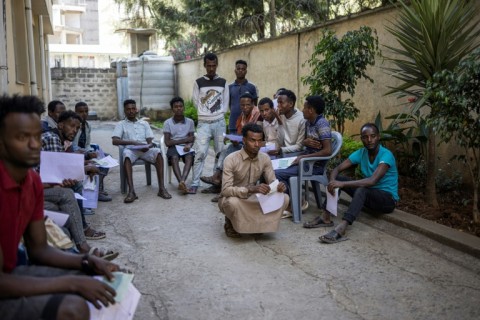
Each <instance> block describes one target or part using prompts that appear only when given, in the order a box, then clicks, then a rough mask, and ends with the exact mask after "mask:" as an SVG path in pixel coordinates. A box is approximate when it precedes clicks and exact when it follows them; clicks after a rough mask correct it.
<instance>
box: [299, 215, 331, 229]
mask: <svg viewBox="0 0 480 320" xmlns="http://www.w3.org/2000/svg"><path fill="white" fill-rule="evenodd" d="M303 227H304V228H307V229H313V228H321V227H333V222H329V223H326V222H325V221H323V219H322V217H320V216H319V217H316V218H315V219H313V220H312V221H308V222H305V223H304V224H303Z"/></svg>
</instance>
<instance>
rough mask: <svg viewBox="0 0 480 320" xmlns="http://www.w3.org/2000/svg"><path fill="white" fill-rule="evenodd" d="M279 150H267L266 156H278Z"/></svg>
mask: <svg viewBox="0 0 480 320" xmlns="http://www.w3.org/2000/svg"><path fill="white" fill-rule="evenodd" d="M280 150H281V149H276V150H268V151H267V154H269V155H271V156H278V155H279V154H280Z"/></svg>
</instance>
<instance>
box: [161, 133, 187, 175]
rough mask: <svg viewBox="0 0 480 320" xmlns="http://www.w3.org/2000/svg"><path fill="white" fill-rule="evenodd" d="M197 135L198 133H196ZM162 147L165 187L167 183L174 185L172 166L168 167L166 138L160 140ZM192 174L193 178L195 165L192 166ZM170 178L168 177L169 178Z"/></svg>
mask: <svg viewBox="0 0 480 320" xmlns="http://www.w3.org/2000/svg"><path fill="white" fill-rule="evenodd" d="M195 135H196V133H195ZM160 147H161V149H162V157H163V181H164V183H165V185H167V182H168V183H172V171H173V169H172V166H169V165H168V158H167V149H168V147H167V145H166V144H165V136H162V138H161V139H160ZM167 172H168V174H167ZM190 172H191V173H192V177H193V164H192V168H191V169H190ZM167 176H168V177H167Z"/></svg>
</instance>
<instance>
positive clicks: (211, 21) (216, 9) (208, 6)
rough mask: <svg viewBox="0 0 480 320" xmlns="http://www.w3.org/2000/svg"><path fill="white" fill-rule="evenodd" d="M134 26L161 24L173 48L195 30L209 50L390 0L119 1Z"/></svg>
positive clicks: (357, 10)
mask: <svg viewBox="0 0 480 320" xmlns="http://www.w3.org/2000/svg"><path fill="white" fill-rule="evenodd" d="M115 1H116V2H117V3H118V4H121V5H122V6H123V8H124V11H125V12H126V13H127V15H128V21H126V22H127V23H128V24H129V26H130V27H142V28H155V29H157V30H158V31H159V34H160V36H161V37H162V38H164V39H165V40H166V41H167V47H169V48H171V47H172V46H173V44H174V42H175V41H179V40H181V39H183V38H184V37H185V35H186V34H187V33H189V32H191V33H193V34H195V36H196V37H197V39H198V40H199V41H200V42H202V43H203V44H204V45H205V46H206V48H205V50H208V51H215V50H219V49H224V48H228V47H230V46H232V45H237V44H241V43H246V42H251V41H257V40H261V39H264V38H268V37H275V36H276V35H277V34H282V33H286V32H291V31H295V30H299V29H302V28H305V27H310V26H312V25H316V24H319V23H321V22H324V21H326V20H328V19H334V18H337V17H339V16H344V15H350V14H352V13H354V12H359V11H365V10H369V9H373V8H375V7H378V6H382V5H386V4H387V3H388V2H389V0H353V1H347V0H222V1H219V0H202V1H199V0H115Z"/></svg>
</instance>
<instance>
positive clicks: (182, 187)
mask: <svg viewBox="0 0 480 320" xmlns="http://www.w3.org/2000/svg"><path fill="white" fill-rule="evenodd" d="M178 190H179V191H181V192H183V193H185V192H187V185H186V184H185V182H184V181H181V182H180V183H179V184H178Z"/></svg>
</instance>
